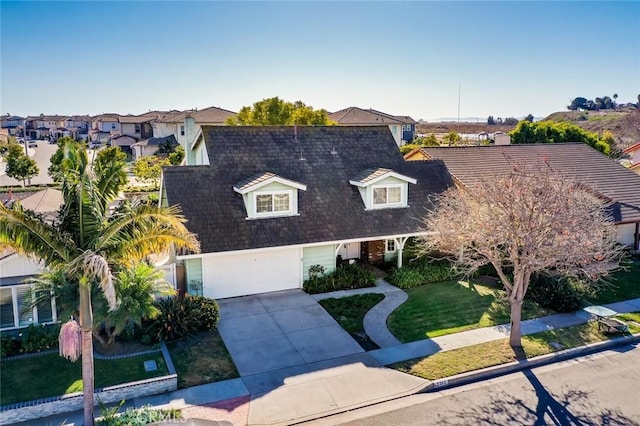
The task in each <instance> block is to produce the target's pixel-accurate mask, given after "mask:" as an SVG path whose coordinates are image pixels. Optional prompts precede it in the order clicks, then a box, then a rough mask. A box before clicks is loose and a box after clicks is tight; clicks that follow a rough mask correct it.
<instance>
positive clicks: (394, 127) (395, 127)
mask: <svg viewBox="0 0 640 426" xmlns="http://www.w3.org/2000/svg"><path fill="white" fill-rule="evenodd" d="M397 132H398V126H395V125H393V126H391V133H394V134H395V133H397Z"/></svg>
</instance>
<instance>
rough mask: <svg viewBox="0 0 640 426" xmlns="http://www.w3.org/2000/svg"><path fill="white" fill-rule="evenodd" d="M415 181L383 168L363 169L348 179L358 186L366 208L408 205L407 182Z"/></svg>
mask: <svg viewBox="0 0 640 426" xmlns="http://www.w3.org/2000/svg"><path fill="white" fill-rule="evenodd" d="M416 182H417V180H416V179H413V178H411V177H408V176H404V175H401V174H399V173H396V172H394V171H393V170H390V169H385V168H378V169H367V170H364V171H363V172H362V173H361V174H360V175H358V176H356V177H355V178H354V179H351V180H350V181H349V183H350V184H351V185H354V186H356V187H358V191H359V192H360V196H361V197H362V201H363V202H364V204H365V209H366V210H375V209H389V208H398V207H408V199H409V184H410V183H411V184H415V183H416Z"/></svg>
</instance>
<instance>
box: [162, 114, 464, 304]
mask: <svg viewBox="0 0 640 426" xmlns="http://www.w3.org/2000/svg"><path fill="white" fill-rule="evenodd" d="M193 148H194V151H195V153H196V155H195V156H194V158H196V160H197V161H198V164H200V165H196V166H183V167H168V168H164V170H163V184H162V191H161V194H162V202H163V203H164V204H168V205H174V204H178V205H180V206H181V208H182V210H183V213H184V215H185V217H186V218H187V220H188V222H187V227H188V229H189V230H190V231H192V232H194V233H196V234H197V235H198V238H199V240H200V243H201V248H202V252H201V253H200V254H182V255H178V261H179V262H184V266H185V270H186V283H187V290H188V291H189V292H191V293H196V294H204V296H207V297H211V298H225V297H234V296H242V295H247V294H255V293H262V292H269V291H276V290H284V289H293V288H300V287H301V286H302V283H303V281H304V280H305V279H306V278H308V276H309V268H310V267H311V266H313V265H321V266H323V267H324V268H325V272H331V271H332V270H334V269H335V267H336V262H337V259H338V257H341V258H342V260H344V261H347V260H349V259H359V260H360V261H362V262H370V263H378V262H382V261H384V260H385V257H387V258H388V257H389V256H385V254H387V255H389V254H390V253H385V252H392V253H394V254H397V259H398V263H399V264H401V261H402V251H403V249H404V245H405V243H406V241H407V238H409V237H412V236H416V235H419V234H421V226H420V222H419V218H420V217H422V216H423V215H424V214H425V213H426V212H427V210H428V209H429V208H431V207H432V205H431V202H430V197H429V196H430V195H431V194H434V193H439V192H441V191H443V190H445V189H446V188H448V187H449V186H450V185H452V184H453V181H452V179H451V177H450V175H449V173H448V171H447V169H446V167H445V166H444V164H443V163H442V162H441V161H427V162H406V161H404V159H403V157H402V155H401V154H400V152H399V150H398V148H397V145H396V143H395V141H394V139H393V137H392V136H391V133H390V132H389V130H388V128H387V127H386V126H368V127H354V126H344V127H342V126H317V127H316V126H308V127H307V126H305V127H284V126H282V127H281V126H256V127H249V126H203V127H202V130H201V132H200V137H199V138H198V140H197V141H196V143H195V144H194V146H193Z"/></svg>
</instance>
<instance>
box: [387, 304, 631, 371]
mask: <svg viewBox="0 0 640 426" xmlns="http://www.w3.org/2000/svg"><path fill="white" fill-rule="evenodd" d="M618 318H620V319H623V320H625V321H627V322H628V323H629V331H630V332H631V333H638V332H640V324H638V323H639V322H640V313H639V312H636V313H631V314H625V315H620V316H619V317H618ZM634 322H635V324H634ZM618 335H619V334H606V333H602V332H600V331H599V330H598V324H597V323H596V322H589V323H586V324H580V325H575V326H572V327H566V328H559V329H554V330H549V331H543V332H541V333H535V334H530V335H528V336H522V346H523V350H524V354H525V356H526V357H527V358H533V357H536V356H540V355H544V354H548V353H552V352H556V351H559V350H563V349H569V348H573V347H577V346H582V345H586V344H589V343H596V342H600V341H603V340H607V339H610V338H612V337H615V336H618ZM513 361H517V357H516V354H515V352H514V351H513V349H512V348H511V346H509V340H508V339H502V340H496V341H492V342H486V343H481V344H479V345H474V346H467V347H464V348H460V349H454V350H451V351H445V352H438V353H435V354H433V355H430V356H428V357H425V358H417V359H413V360H409V361H403V362H399V363H396V364H393V365H390V366H389V367H390V368H393V369H396V370H399V371H402V372H405V373H409V374H413V375H415V376H419V377H422V378H424V379H428V380H438V379H442V378H445V377H451V376H454V375H456V374H461V373H466V372H469V371H474V370H479V369H481V368H486V367H492V366H495V365H500V364H506V363H509V362H513Z"/></svg>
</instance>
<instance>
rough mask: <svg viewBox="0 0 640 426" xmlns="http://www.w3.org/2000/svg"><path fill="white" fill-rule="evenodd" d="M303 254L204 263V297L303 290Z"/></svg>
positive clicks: (271, 253) (281, 253)
mask: <svg viewBox="0 0 640 426" xmlns="http://www.w3.org/2000/svg"><path fill="white" fill-rule="evenodd" d="M301 257H302V255H301V250H300V249H298V248H296V249H283V250H270V251H268V252H264V253H250V254H234V255H225V256H216V257H209V258H206V257H205V258H203V259H202V272H203V277H204V279H203V294H204V296H206V297H210V298H213V299H222V298H224V297H235V296H246V295H249V294H257V293H266V292H269V291H278V290H289V289H292V288H300V285H301V279H300V274H301V269H302V266H301Z"/></svg>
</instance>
